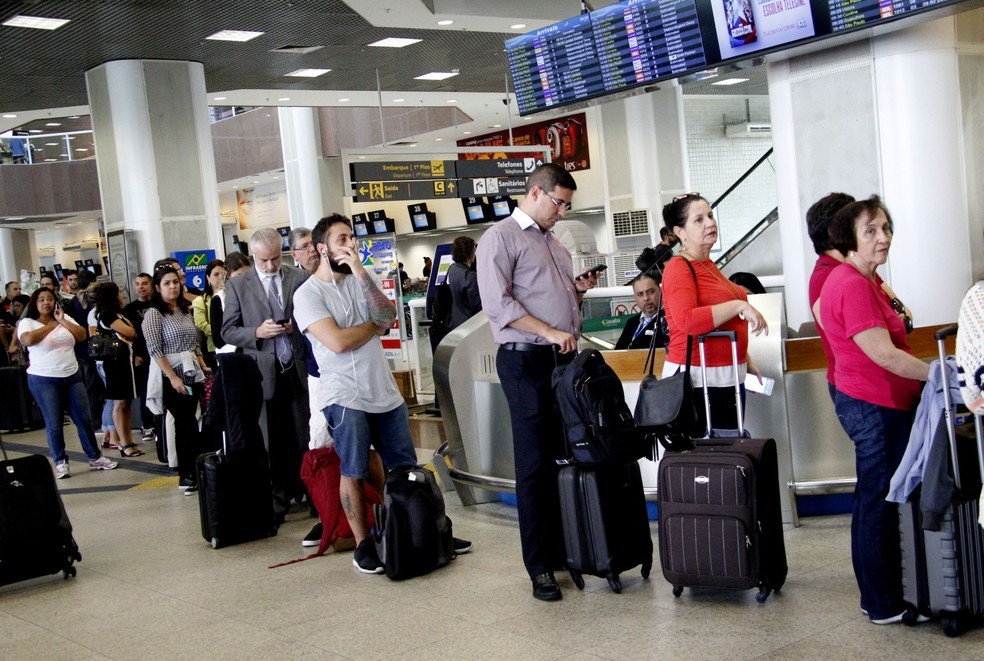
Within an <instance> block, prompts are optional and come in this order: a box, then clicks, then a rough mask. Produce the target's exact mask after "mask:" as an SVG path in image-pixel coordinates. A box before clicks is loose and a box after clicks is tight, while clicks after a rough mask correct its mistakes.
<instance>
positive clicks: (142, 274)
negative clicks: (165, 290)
mask: <svg viewBox="0 0 984 661" xmlns="http://www.w3.org/2000/svg"><path fill="white" fill-rule="evenodd" d="M137 278H147V279H148V280H150V281H153V280H154V276H152V275H151V274H149V273H144V272H143V271H141V272H140V273H138V274H137V275H136V276H134V278H133V279H134V280H136V279H137Z"/></svg>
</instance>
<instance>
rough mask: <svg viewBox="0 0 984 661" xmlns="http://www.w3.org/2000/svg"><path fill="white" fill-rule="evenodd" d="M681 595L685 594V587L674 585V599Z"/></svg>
mask: <svg viewBox="0 0 984 661" xmlns="http://www.w3.org/2000/svg"><path fill="white" fill-rule="evenodd" d="M681 594H683V586H682V585H674V586H673V596H674V597H679V596H680V595H681Z"/></svg>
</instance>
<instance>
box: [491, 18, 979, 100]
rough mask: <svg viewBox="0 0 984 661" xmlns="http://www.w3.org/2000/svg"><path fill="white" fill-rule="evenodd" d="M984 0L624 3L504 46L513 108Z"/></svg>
mask: <svg viewBox="0 0 984 661" xmlns="http://www.w3.org/2000/svg"><path fill="white" fill-rule="evenodd" d="M963 2H965V3H966V5H967V7H968V8H973V7H975V6H981V4H984V3H982V2H981V0H976V1H975V2H969V1H967V0H623V1H622V2H617V3H615V4H612V5H608V6H607V7H603V8H601V9H597V10H595V11H592V12H590V13H586V14H581V15H579V16H576V17H574V18H571V19H568V20H566V21H562V22H560V23H556V24H554V25H549V26H547V27H545V28H541V29H539V30H536V31H534V32H531V33H529V34H525V35H522V36H519V37H513V38H510V39H507V40H506V53H507V56H508V58H509V69H510V71H511V72H512V78H513V87H514V90H515V93H516V100H517V102H518V105H519V113H520V114H521V115H528V114H530V113H534V112H537V111H540V110H545V109H547V108H554V107H557V106H561V105H566V104H570V103H575V102H578V101H584V100H586V99H591V98H594V97H598V96H603V95H605V94H611V93H614V92H620V91H624V90H629V89H632V88H634V87H639V86H642V85H647V84H651V83H656V82H659V81H662V80H666V79H668V78H674V77H677V76H681V75H683V74H686V73H695V72H698V71H701V70H704V69H707V68H708V67H714V66H716V65H718V64H720V63H723V62H732V61H738V60H741V59H743V58H747V57H749V56H750V55H752V54H753V53H766V52H774V51H778V50H781V49H784V48H788V47H790V46H791V45H800V44H804V43H808V42H812V41H816V40H817V39H819V38H824V37H829V36H831V35H833V34H841V33H843V32H846V31H850V30H860V29H865V28H871V27H873V26H875V25H879V24H883V23H887V22H889V21H895V20H898V19H901V18H903V17H905V16H908V15H911V14H913V13H915V12H918V13H923V12H926V11H929V10H932V9H935V8H937V7H941V6H944V5H955V4H960V3H963Z"/></svg>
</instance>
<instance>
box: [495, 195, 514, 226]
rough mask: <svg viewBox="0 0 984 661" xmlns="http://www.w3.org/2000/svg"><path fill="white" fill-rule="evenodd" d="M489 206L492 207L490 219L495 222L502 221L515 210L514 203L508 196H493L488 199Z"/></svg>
mask: <svg viewBox="0 0 984 661" xmlns="http://www.w3.org/2000/svg"><path fill="white" fill-rule="evenodd" d="M489 204H490V205H491V206H492V217H493V218H494V219H495V220H502V219H503V218H508V217H509V216H511V215H512V212H513V209H515V208H516V206H517V205H516V202H515V201H514V200H513V199H512V198H511V197H509V196H508V195H495V196H492V197H489Z"/></svg>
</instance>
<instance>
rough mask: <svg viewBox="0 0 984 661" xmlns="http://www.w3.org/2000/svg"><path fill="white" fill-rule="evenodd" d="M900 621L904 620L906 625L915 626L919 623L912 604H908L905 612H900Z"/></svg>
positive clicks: (917, 614)
mask: <svg viewBox="0 0 984 661" xmlns="http://www.w3.org/2000/svg"><path fill="white" fill-rule="evenodd" d="M902 622H904V623H905V625H906V626H907V627H914V626H916V625H917V624H919V612H918V611H917V610H916V609H915V608H913V607H912V606H909V607H908V608H906V609H905V612H904V613H902Z"/></svg>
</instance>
